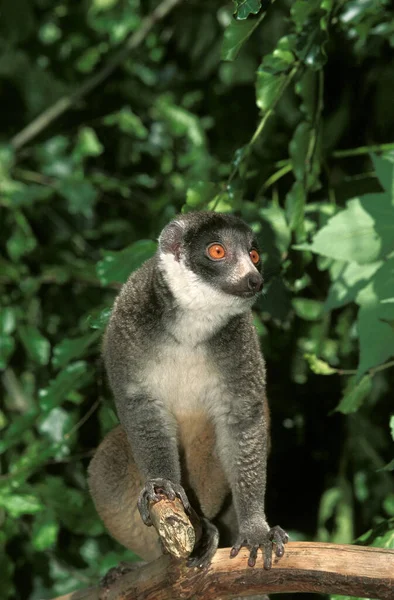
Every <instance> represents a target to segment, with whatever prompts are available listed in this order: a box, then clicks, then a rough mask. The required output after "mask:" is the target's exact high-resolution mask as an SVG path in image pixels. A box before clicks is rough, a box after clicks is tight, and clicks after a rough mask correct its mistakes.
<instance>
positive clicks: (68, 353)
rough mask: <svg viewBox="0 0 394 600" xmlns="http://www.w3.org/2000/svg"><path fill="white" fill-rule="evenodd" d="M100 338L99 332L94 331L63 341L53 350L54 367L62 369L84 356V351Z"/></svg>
mask: <svg viewBox="0 0 394 600" xmlns="http://www.w3.org/2000/svg"><path fill="white" fill-rule="evenodd" d="M100 337H101V331H100V330H99V331H95V332H94V333H89V334H87V335H83V336H81V337H78V338H74V339H68V338H66V339H64V340H62V341H61V342H60V343H59V344H57V345H56V346H55V347H54V349H53V358H52V363H53V366H54V367H57V368H59V367H64V366H65V365H66V364H67V363H69V362H70V361H71V360H74V359H76V358H79V357H80V356H82V355H86V350H87V349H88V348H89V346H91V345H92V344H93V343H94V342H96V341H97V340H98V339H99V338H100Z"/></svg>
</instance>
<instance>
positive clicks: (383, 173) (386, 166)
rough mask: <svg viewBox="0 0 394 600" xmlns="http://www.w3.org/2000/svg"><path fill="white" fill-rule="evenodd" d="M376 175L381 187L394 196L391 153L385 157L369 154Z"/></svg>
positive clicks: (393, 161) (393, 159)
mask: <svg viewBox="0 0 394 600" xmlns="http://www.w3.org/2000/svg"><path fill="white" fill-rule="evenodd" d="M371 158H372V162H373V166H374V167H375V171H376V175H377V176H378V179H379V182H380V183H381V185H382V188H383V189H384V190H386V192H388V193H389V194H390V195H391V197H392V198H394V158H393V157H392V156H391V155H386V156H385V157H380V156H377V155H376V154H372V155H371Z"/></svg>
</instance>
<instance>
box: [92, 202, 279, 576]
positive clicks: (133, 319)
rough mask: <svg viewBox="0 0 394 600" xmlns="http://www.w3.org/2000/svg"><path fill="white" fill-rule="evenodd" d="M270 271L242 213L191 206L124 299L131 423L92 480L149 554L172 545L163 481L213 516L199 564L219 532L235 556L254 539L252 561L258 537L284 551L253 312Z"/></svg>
mask: <svg viewBox="0 0 394 600" xmlns="http://www.w3.org/2000/svg"><path fill="white" fill-rule="evenodd" d="M261 271H262V267H261V260H260V253H259V249H258V245H257V242H256V239H255V236H254V234H253V232H252V230H251V229H250V228H249V227H248V226H247V225H246V224H245V223H244V222H243V221H242V220H241V219H239V218H237V217H234V216H231V215H228V214H219V213H213V212H195V213H188V214H184V215H180V216H178V217H176V218H175V219H174V220H173V221H171V222H170V223H169V224H168V225H167V226H166V227H165V228H164V230H163V231H162V233H161V235H160V238H159V246H158V250H157V253H156V254H155V255H154V256H153V258H151V259H150V260H148V261H146V262H145V263H144V264H143V265H142V267H141V268H140V269H138V270H137V271H135V272H134V273H133V274H132V275H131V276H130V277H129V279H128V281H127V282H126V283H125V284H124V286H123V287H122V289H121V291H120V293H119V295H118V297H117V298H116V301H115V304H114V308H113V311H112V315H111V318H110V321H109V325H108V328H107V331H106V334H105V339H104V350H103V353H104V361H105V366H106V370H107V373H108V378H109V382H110V385H111V388H112V390H113V393H114V396H115V402H116V408H117V412H118V415H119V419H120V425H119V426H118V427H116V428H115V429H114V430H113V431H111V432H110V433H109V434H108V435H107V436H106V438H105V439H104V441H103V442H102V444H101V445H100V447H99V448H98V450H97V452H96V454H95V456H94V458H93V460H92V462H91V464H90V467H89V485H90V490H91V493H92V496H93V499H94V502H95V505H96V508H97V511H98V513H99V515H100V516H101V518H102V519H103V521H104V523H105V525H106V527H107V529H108V531H109V532H110V533H111V535H112V536H113V537H114V538H116V539H117V540H118V541H119V542H120V543H121V544H123V545H124V546H126V547H127V548H130V549H131V550H133V551H134V552H135V553H136V554H138V555H139V556H140V557H141V558H143V559H144V560H148V561H149V560H153V559H154V558H156V557H158V556H160V554H161V552H162V550H161V546H160V544H159V542H158V539H157V535H156V532H155V531H154V528H153V527H146V525H151V522H150V517H149V510H148V507H149V502H150V501H155V500H157V499H158V497H157V495H156V493H157V492H158V491H160V492H164V494H165V495H167V497H168V498H170V499H173V498H174V497H175V496H177V497H178V498H180V499H181V501H182V502H183V505H184V507H185V510H186V511H187V510H188V508H189V502H190V503H191V505H192V506H193V508H194V509H195V510H196V511H197V513H199V514H200V516H201V518H202V522H203V536H202V539H201V541H200V543H199V545H198V546H197V547H196V548H195V549H194V551H193V554H192V555H191V557H190V558H189V565H191V566H199V567H201V566H204V565H206V564H207V563H208V562H209V561H210V560H211V558H212V556H213V554H214V552H215V551H216V549H217V547H218V543H219V537H220V538H221V539H220V542H221V543H222V545H223V544H226V545H227V543H231V544H232V550H231V556H236V555H237V554H238V552H239V550H240V548H241V547H242V546H246V547H247V548H248V549H249V551H250V556H249V561H248V564H249V565H250V566H254V564H255V562H256V557H257V551H258V549H259V548H261V549H262V551H263V556H264V566H265V567H266V568H270V566H271V556H272V547H273V544H274V546H275V553H276V556H278V557H280V556H282V555H283V552H284V544H285V543H286V542H287V539H288V538H287V534H286V533H285V532H284V531H283V530H282V529H281V528H280V527H278V526H276V527H272V528H271V527H270V526H269V525H268V523H267V520H266V516H265V511H264V496H265V487H266V470H267V452H268V444H269V431H268V429H269V410H268V404H267V398H266V394H265V367H264V360H263V357H262V354H261V351H260V347H259V341H258V337H257V334H256V331H255V328H254V326H253V323H252V313H251V306H252V304H253V302H254V300H255V298H256V295H257V294H258V292H260V291H261V289H262V286H263V278H262V275H261ZM137 503H138V508H137ZM226 533H227V534H229V535H230V537H226Z"/></svg>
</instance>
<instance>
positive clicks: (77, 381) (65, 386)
mask: <svg viewBox="0 0 394 600" xmlns="http://www.w3.org/2000/svg"><path fill="white" fill-rule="evenodd" d="M91 377H92V372H91V370H90V369H89V367H88V365H87V363H86V362H84V361H82V360H81V361H78V362H75V363H72V364H71V365H68V366H67V367H66V368H65V369H63V371H61V372H60V373H59V375H58V376H57V377H56V378H55V379H52V380H51V382H50V384H49V386H48V387H47V388H44V389H41V390H40V391H39V393H38V397H39V402H40V407H41V409H42V410H43V411H45V412H48V411H50V410H52V409H53V408H55V406H59V405H60V404H61V403H62V402H65V401H66V400H67V399H69V395H70V393H71V392H73V391H74V390H77V389H79V388H80V387H82V386H83V385H85V384H86V383H87V382H88V381H90V380H91Z"/></svg>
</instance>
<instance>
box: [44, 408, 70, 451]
mask: <svg viewBox="0 0 394 600" xmlns="http://www.w3.org/2000/svg"><path fill="white" fill-rule="evenodd" d="M73 423H74V418H73V417H72V416H71V414H70V411H65V410H64V409H63V408H60V407H58V406H57V407H55V408H53V409H52V410H50V411H49V413H48V414H46V415H45V418H44V419H42V420H40V421H39V422H38V430H39V432H40V433H42V434H44V435H46V436H47V437H48V438H49V439H50V440H51V441H52V442H54V443H55V444H57V443H61V442H64V440H65V437H64V436H65V435H66V434H67V433H68V432H69V431H70V429H71V427H72V425H73Z"/></svg>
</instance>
